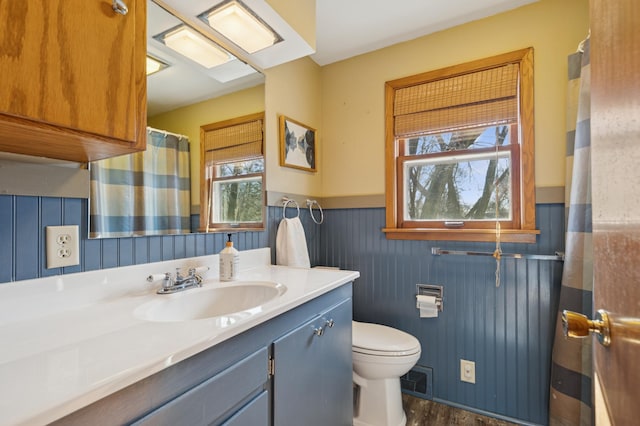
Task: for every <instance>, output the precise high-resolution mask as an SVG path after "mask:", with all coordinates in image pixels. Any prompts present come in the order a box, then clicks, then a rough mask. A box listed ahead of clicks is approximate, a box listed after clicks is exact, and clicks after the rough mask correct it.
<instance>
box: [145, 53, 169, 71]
mask: <svg viewBox="0 0 640 426" xmlns="http://www.w3.org/2000/svg"><path fill="white" fill-rule="evenodd" d="M168 66H169V65H168V64H167V63H165V62H162V61H161V60H160V59H157V58H154V57H153V56H149V55H147V75H151V74H153V73H156V72H158V71H160V70H162V69H164V68H166V67H168Z"/></svg>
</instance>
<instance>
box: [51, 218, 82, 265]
mask: <svg viewBox="0 0 640 426" xmlns="http://www.w3.org/2000/svg"><path fill="white" fill-rule="evenodd" d="M46 251H47V269H51V268H61V267H63V266H74V265H79V264H80V241H79V240H78V225H66V226H47V227H46Z"/></svg>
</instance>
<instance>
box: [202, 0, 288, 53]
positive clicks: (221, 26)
mask: <svg viewBox="0 0 640 426" xmlns="http://www.w3.org/2000/svg"><path fill="white" fill-rule="evenodd" d="M200 18H201V19H202V20H203V21H205V22H207V23H208V24H209V25H210V26H211V28H213V29H214V30H216V31H217V32H219V33H220V34H222V35H223V36H225V37H226V38H228V39H229V40H231V41H232V42H233V43H235V44H237V45H238V46H240V47H241V48H242V49H243V50H245V51H246V52H248V53H254V52H257V51H258V50H262V49H264V48H265V47H269V46H273V45H274V44H276V43H278V42H279V41H281V40H282V38H281V37H280V36H279V35H278V34H277V33H276V32H275V31H273V30H272V29H271V28H270V27H269V26H268V25H267V24H266V23H265V22H264V21H262V20H261V19H260V18H259V17H257V16H256V15H255V14H254V13H253V12H251V11H250V10H249V9H248V8H247V7H246V6H245V5H243V4H242V3H241V2H239V1H237V0H233V1H231V2H228V3H223V4H222V5H220V6H216V7H215V8H213V9H210V10H208V11H207V12H205V13H203V14H202V15H200Z"/></svg>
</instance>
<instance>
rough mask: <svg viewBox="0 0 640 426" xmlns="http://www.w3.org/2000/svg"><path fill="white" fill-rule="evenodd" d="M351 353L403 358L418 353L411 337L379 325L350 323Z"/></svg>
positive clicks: (416, 344)
mask: <svg viewBox="0 0 640 426" xmlns="http://www.w3.org/2000/svg"><path fill="white" fill-rule="evenodd" d="M352 331H353V343H352V348H353V352H355V353H360V354H363V355H374V356H379V357H404V356H411V355H415V354H417V353H419V352H420V350H421V348H420V342H419V341H418V339H416V338H415V337H413V336H412V335H410V334H408V333H405V332H404V331H400V330H397V329H395V328H391V327H387V326H385V325H380V324H371V323H364V322H357V321H353V322H352Z"/></svg>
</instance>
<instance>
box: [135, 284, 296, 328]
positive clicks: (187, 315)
mask: <svg viewBox="0 0 640 426" xmlns="http://www.w3.org/2000/svg"><path fill="white" fill-rule="evenodd" d="M214 285H215V286H214ZM286 290H287V288H286V287H285V286H283V285H282V284H278V283H275V282H271V281H236V282H233V283H229V284H222V285H221V284H211V283H210V284H209V285H207V284H206V283H205V285H204V287H202V288H195V289H189V290H184V291H181V292H179V293H174V294H168V295H156V296H154V297H155V300H153V301H150V302H147V303H144V304H142V305H140V306H139V307H138V308H136V310H135V311H134V315H135V316H136V317H138V318H140V319H143V320H147V321H161V322H175V321H192V320H200V319H207V318H216V317H218V318H219V317H225V318H224V320H223V321H220V322H221V325H228V324H230V323H233V322H235V320H237V319H240V318H242V317H246V316H249V315H253V314H255V313H258V312H260V311H261V310H262V308H261V306H262V305H264V304H265V303H267V302H269V301H271V300H273V299H275V298H276V297H278V296H280V295H282V294H284V292H285V291H286Z"/></svg>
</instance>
